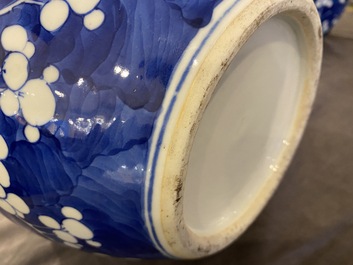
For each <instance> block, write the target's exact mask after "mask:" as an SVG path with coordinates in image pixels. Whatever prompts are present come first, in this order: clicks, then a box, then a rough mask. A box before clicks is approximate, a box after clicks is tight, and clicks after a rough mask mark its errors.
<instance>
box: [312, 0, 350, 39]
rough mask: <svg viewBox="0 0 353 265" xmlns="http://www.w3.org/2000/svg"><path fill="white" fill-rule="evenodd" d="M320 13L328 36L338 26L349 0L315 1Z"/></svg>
mask: <svg viewBox="0 0 353 265" xmlns="http://www.w3.org/2000/svg"><path fill="white" fill-rule="evenodd" d="M314 1H315V4H316V7H317V9H318V11H319V14H320V17H321V22H322V30H323V32H324V33H325V34H326V33H328V32H329V31H330V30H331V29H332V27H333V26H334V25H335V24H336V22H337V20H338V19H339V18H340V16H341V14H342V13H343V11H344V9H345V7H346V5H347V4H348V0H314Z"/></svg>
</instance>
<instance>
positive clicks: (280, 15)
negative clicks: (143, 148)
mask: <svg viewBox="0 0 353 265" xmlns="http://www.w3.org/2000/svg"><path fill="white" fill-rule="evenodd" d="M321 56H322V34H321V25H320V20H319V18H318V15H317V11H316V8H315V5H314V3H313V1H312V0H296V1H288V0H270V1H263V0H252V1H245V0H244V1H234V0H233V1H223V2H222V3H221V4H220V5H219V6H218V7H217V8H216V10H215V13H214V16H213V20H212V21H211V23H210V24H209V25H208V26H207V27H205V28H204V29H202V30H201V31H200V32H199V33H198V35H197V36H196V37H195V39H194V40H193V41H192V43H190V45H189V48H188V49H187V50H186V51H185V53H184V56H183V58H182V59H181V61H180V63H179V65H178V67H177V69H176V70H175V72H174V74H173V79H172V81H171V82H170V85H169V88H168V92H167V95H166V98H165V101H164V105H163V112H162V113H161V114H160V117H159V119H158V122H157V124H156V126H155V129H154V134H153V141H152V145H151V146H152V147H151V152H150V157H149V168H148V169H149V173H148V176H147V179H146V192H145V193H146V196H145V208H146V213H145V217H146V222H147V227H148V229H149V233H150V235H151V238H152V239H153V242H154V244H155V245H156V247H157V248H158V249H159V250H160V251H161V252H162V253H163V254H165V255H166V256H170V257H174V258H185V259H193V258H200V257H204V256H207V255H211V254H213V253H215V252H217V251H219V250H221V249H223V248H225V247H226V246H227V245H229V244H230V243H231V242H232V241H234V240H235V239H236V238H238V237H239V236H240V235H241V234H242V233H243V232H244V231H245V229H246V228H247V227H248V226H249V225H250V224H251V223H252V222H253V220H254V219H255V218H256V216H257V215H258V214H259V212H260V211H261V210H262V208H263V207H264V206H265V204H266V203H267V202H268V200H269V198H270V197H271V195H272V194H273V192H274V190H275V188H276V187H277V185H278V183H279V182H280V180H281V178H282V176H283V174H284V172H285V170H286V168H287V166H288V164H289V162H290V160H291V158H292V157H293V154H294V152H295V149H296V147H297V145H298V143H299V141H300V138H301V135H302V133H303V130H304V127H305V124H306V122H307V119H308V116H309V113H310V109H311V106H312V102H313V99H314V96H315V90H316V87H317V82H318V77H319V73H320V65H321Z"/></svg>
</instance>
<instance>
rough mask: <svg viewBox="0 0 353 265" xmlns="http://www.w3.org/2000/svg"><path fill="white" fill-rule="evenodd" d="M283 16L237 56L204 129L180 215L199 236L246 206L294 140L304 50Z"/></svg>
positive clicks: (214, 230) (271, 21)
mask: <svg viewBox="0 0 353 265" xmlns="http://www.w3.org/2000/svg"><path fill="white" fill-rule="evenodd" d="M291 24H293V23H291V21H286V19H285V17H280V16H279V17H275V18H271V19H269V20H268V21H266V22H265V23H264V24H263V25H261V27H260V28H259V29H257V31H256V32H255V33H254V35H253V36H251V37H250V39H249V40H248V42H247V43H246V44H245V45H244V46H243V47H242V48H241V50H240V51H239V53H238V54H237V55H236V57H235V58H234V59H233V61H232V63H231V64H230V66H229V67H228V70H227V71H226V72H225V73H224V75H223V76H222V79H221V80H220V82H219V83H218V85H217V87H216V91H215V92H214V95H213V97H212V98H211V102H210V103H209V105H208V106H207V108H206V110H205V112H204V114H203V117H202V120H201V123H200V125H199V128H198V131H197V134H196V137H195V140H194V143H193V147H192V150H191V154H190V158H189V166H188V171H187V175H186V180H185V187H184V189H185V190H184V197H183V208H184V209H183V210H184V219H185V224H186V225H187V226H188V227H189V228H190V229H192V230H193V231H194V232H195V233H200V234H204V235H212V234H215V233H217V232H218V231H221V230H222V229H224V228H226V227H227V226H228V225H230V224H231V223H232V222H234V220H235V218H237V217H238V216H241V215H242V214H243V213H244V211H245V210H246V209H247V208H248V207H249V204H250V203H251V201H252V200H253V199H254V198H255V196H256V194H257V193H258V192H259V190H260V189H261V187H262V186H263V185H264V183H265V182H266V181H267V180H268V179H269V178H270V177H271V176H272V173H273V172H276V171H277V170H279V167H281V166H282V165H280V164H278V162H279V159H280V156H281V155H282V152H284V150H285V149H286V147H287V146H288V145H290V144H291V143H290V142H289V141H290V138H291V133H292V127H293V121H294V119H295V116H296V111H297V106H298V103H299V100H300V96H301V92H302V91H301V88H302V87H303V84H304V80H303V77H304V75H303V73H302V70H303V69H304V68H305V62H303V61H302V59H303V58H302V57H301V55H302V54H303V53H304V52H305V50H303V47H301V46H300V44H301V43H300V42H298V40H297V37H296V32H295V29H294V28H292V27H293V26H295V25H291Z"/></svg>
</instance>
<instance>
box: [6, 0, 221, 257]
mask: <svg viewBox="0 0 353 265" xmlns="http://www.w3.org/2000/svg"><path fill="white" fill-rule="evenodd" d="M0 4H1V9H0V14H1V16H0V29H1V61H2V72H1V81H0V82H1V85H0V87H1V105H0V106H1V112H0V135H1V136H0V140H1V141H0V145H1V149H0V150H1V164H0V172H1V175H0V183H1V188H0V195H1V198H2V199H1V200H0V206H1V207H2V209H3V210H5V211H6V212H8V213H10V214H13V215H14V216H16V217H17V218H19V220H20V222H24V223H27V224H31V225H33V227H34V228H35V229H37V230H38V231H39V232H40V233H42V234H44V235H45V236H46V237H49V238H52V239H56V240H59V241H63V242H64V243H65V244H68V245H71V246H74V247H77V248H85V249H87V250H92V251H97V248H99V251H101V252H103V253H108V254H114V255H123V256H150V257H153V256H159V255H160V254H159V253H158V251H156V249H155V248H154V246H153V244H152V243H151V241H150V239H149V236H148V234H147V231H146V228H145V226H144V220H143V215H142V214H141V213H142V209H141V208H142V198H143V196H142V194H143V192H144V189H143V185H144V174H145V172H144V171H145V170H146V162H147V160H146V159H147V145H148V144H149V140H150V136H151V133H152V127H153V123H154V121H155V119H156V117H157V114H158V111H159V109H160V106H161V102H162V100H163V97H164V94H165V90H166V86H167V83H168V81H169V78H170V75H171V72H172V71H173V69H174V67H175V65H176V63H177V61H178V59H179V58H180V56H181V54H182V52H183V51H184V49H185V47H186V46H187V44H188V42H189V41H190V40H191V39H192V37H193V36H194V35H195V34H196V33H197V31H198V29H199V27H201V26H203V25H205V24H207V23H208V21H209V20H210V17H211V15H212V11H213V7H214V6H215V5H216V4H217V1H182V0H181V1H167V0H166V1H165V0H159V1H155V0H153V1H151V0H150V1H131V0H128V1H125V0H104V1H98V0H97V1H96V0H92V1H89V2H88V3H86V2H85V4H84V5H82V3H81V1H75V0H70V1H60V0H52V1H2V2H1V3H0ZM170 32H173V34H170ZM77 229H78V230H77ZM77 231H79V232H77Z"/></svg>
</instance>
